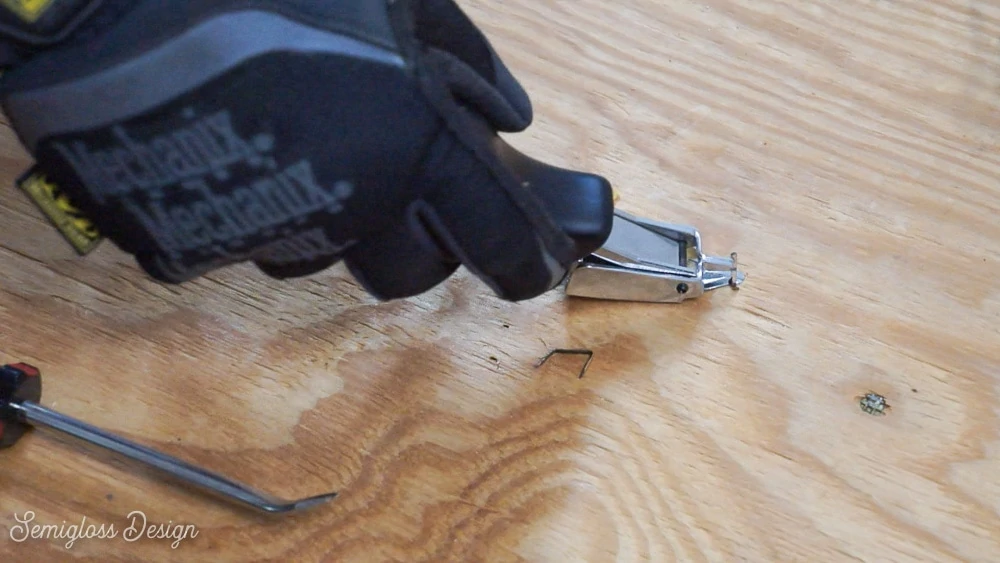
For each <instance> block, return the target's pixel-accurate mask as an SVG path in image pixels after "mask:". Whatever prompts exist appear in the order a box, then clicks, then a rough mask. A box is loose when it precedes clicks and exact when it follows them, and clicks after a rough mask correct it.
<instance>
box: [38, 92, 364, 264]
mask: <svg viewBox="0 0 1000 563" xmlns="http://www.w3.org/2000/svg"><path fill="white" fill-rule="evenodd" d="M184 117H185V118H186V121H185V124H184V125H183V126H182V127H178V128H176V129H174V130H170V131H166V132H164V133H162V134H160V135H157V136H153V137H152V138H148V139H142V138H139V137H138V136H137V135H136V134H134V133H132V132H130V131H128V130H126V129H125V128H124V127H121V126H116V127H114V128H113V129H112V132H111V133H112V136H113V137H114V139H115V143H114V144H113V145H112V146H105V147H92V146H90V145H88V144H87V143H85V142H83V141H75V142H71V143H56V144H55V145H54V147H55V149H56V150H57V151H58V152H59V153H60V154H61V155H62V156H63V157H64V158H65V159H66V161H67V162H69V163H70V164H71V165H72V166H73V168H74V169H75V170H76V171H77V173H78V174H79V175H80V178H81V179H82V180H83V182H84V183H85V184H86V185H87V186H88V187H89V188H90V189H91V193H92V196H93V197H94V199H95V200H96V201H97V202H98V203H106V202H109V201H110V200H112V199H115V200H119V201H121V203H122V205H123V206H124V207H125V209H126V210H127V211H128V212H129V213H130V214H131V215H132V216H133V217H135V218H136V219H137V221H138V222H139V223H140V224H141V225H142V227H143V228H144V230H146V231H147V232H149V233H150V235H151V236H152V237H153V238H155V240H156V241H157V244H158V245H159V246H160V248H161V250H162V251H163V253H164V254H165V255H166V257H167V263H165V264H162V266H163V268H164V269H165V270H167V271H169V272H170V275H171V276H177V277H179V278H183V277H189V275H190V274H191V273H192V272H191V271H188V270H192V269H193V270H200V269H202V268H204V267H205V266H206V265H208V264H215V263H216V262H219V261H221V262H223V263H224V262H226V261H232V260H233V259H236V258H241V259H245V258H247V257H253V256H254V251H253V249H250V248H249V246H251V245H250V244H249V243H250V239H251V238H254V237H258V236H260V235H263V236H265V237H268V238H273V237H274V236H275V235H280V236H286V237H291V238H289V239H288V240H287V243H282V244H278V245H277V246H275V245H273V244H272V245H269V246H268V247H267V248H264V249H259V250H260V251H261V252H266V253H267V254H268V255H269V256H270V257H272V258H273V257H274V256H275V254H277V253H276V249H278V248H280V249H282V250H283V251H285V252H287V253H288V254H287V255H286V256H285V257H284V259H285V260H287V261H292V262H295V261H306V260H311V259H314V258H315V257H316V253H317V252H335V251H337V250H339V249H341V248H342V246H340V245H336V244H334V243H332V242H331V241H329V240H327V239H326V233H325V232H323V231H322V230H320V231H310V232H309V233H307V234H298V235H296V236H294V237H292V235H293V234H294V231H293V230H291V228H292V227H298V226H302V224H303V223H304V222H305V221H306V219H307V218H308V217H309V216H310V215H311V214H314V213H318V212H327V213H334V214H335V213H340V212H341V211H342V210H343V204H344V201H346V200H347V199H349V198H350V197H351V196H352V195H353V193H354V186H353V184H351V183H350V182H347V181H340V182H336V183H334V184H333V185H331V186H322V185H320V184H319V182H318V180H317V178H316V176H315V173H314V170H313V166H312V163H311V162H309V160H307V159H302V160H298V161H295V162H292V163H289V164H283V165H279V163H278V162H277V160H276V159H275V158H274V156H273V154H272V153H273V151H274V143H275V141H274V138H273V137H272V136H270V135H268V134H258V135H255V136H252V137H250V138H246V137H244V136H243V135H241V134H240V133H239V132H238V131H237V130H236V128H235V127H234V125H233V121H232V116H231V114H230V112H229V111H219V112H216V113H213V114H210V115H207V116H204V117H198V116H197V115H195V113H194V112H193V111H192V110H186V111H185V112H184ZM237 167H243V169H242V170H238V168H237ZM247 169H249V170H251V171H252V174H250V175H248V174H245V173H241V174H238V175H237V174H234V172H237V171H239V172H245V171H246V170H247ZM232 184H236V185H232ZM300 239H301V240H300ZM279 242H280V241H279ZM192 254H193V255H195V256H201V258H202V259H201V260H198V262H202V263H201V264H200V265H195V264H189V263H188V264H186V263H187V262H189V261H188V260H186V259H185V257H189V256H191V255H192ZM205 260H208V262H205ZM158 262H162V261H158ZM193 270H192V271H193Z"/></svg>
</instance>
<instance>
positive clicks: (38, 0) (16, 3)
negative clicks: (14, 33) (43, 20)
mask: <svg viewBox="0 0 1000 563" xmlns="http://www.w3.org/2000/svg"><path fill="white" fill-rule="evenodd" d="M53 1H54V0H0V5H3V7H4V8H7V9H8V10H10V11H11V12H14V13H15V14H17V16H18V17H19V18H21V19H22V20H24V21H26V22H28V23H35V22H36V21H38V18H40V17H42V15H43V14H45V10H48V9H49V6H51V5H52V2H53Z"/></svg>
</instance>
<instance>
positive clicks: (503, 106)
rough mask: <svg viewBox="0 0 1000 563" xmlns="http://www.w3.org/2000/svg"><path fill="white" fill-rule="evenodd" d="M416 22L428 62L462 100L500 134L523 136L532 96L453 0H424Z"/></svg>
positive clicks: (419, 7) (530, 116)
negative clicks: (521, 133)
mask: <svg viewBox="0 0 1000 563" xmlns="http://www.w3.org/2000/svg"><path fill="white" fill-rule="evenodd" d="M415 19H416V36H417V39H419V40H420V41H422V42H423V43H424V44H425V45H426V46H427V47H428V48H429V50H428V53H427V57H428V63H429V64H432V65H433V66H435V67H436V69H437V70H438V72H439V74H440V75H441V76H442V77H443V79H444V80H445V82H447V84H448V86H449V87H450V88H451V90H452V92H453V93H454V95H455V96H456V97H457V98H459V99H460V100H462V101H464V102H467V103H469V104H470V105H472V106H473V107H474V108H475V109H476V110H477V111H479V113H481V114H482V115H484V116H485V117H486V118H487V119H489V120H490V122H491V124H492V125H493V127H494V128H495V129H497V130H498V131H504V132H519V131H523V130H524V129H526V128H527V127H528V126H529V125H530V124H531V121H532V118H533V112H532V106H531V99H530V98H529V97H528V93H527V92H526V91H525V90H524V87H523V86H522V85H521V83H520V82H519V81H518V80H517V79H516V78H515V77H514V75H513V74H512V73H511V72H510V69H509V68H508V67H507V65H506V64H504V62H503V60H501V59H500V56H499V55H498V54H497V53H496V50H495V49H494V48H493V46H492V45H491V44H490V42H489V40H488V39H487V38H486V36H485V35H484V34H483V33H482V31H480V30H479V28H478V27H476V25H475V23H473V22H472V20H471V19H469V17H468V16H467V15H466V14H465V13H464V12H463V11H462V9H461V8H460V7H459V6H458V5H457V4H455V2H454V0H420V1H419V3H418V4H417V8H416V14H415Z"/></svg>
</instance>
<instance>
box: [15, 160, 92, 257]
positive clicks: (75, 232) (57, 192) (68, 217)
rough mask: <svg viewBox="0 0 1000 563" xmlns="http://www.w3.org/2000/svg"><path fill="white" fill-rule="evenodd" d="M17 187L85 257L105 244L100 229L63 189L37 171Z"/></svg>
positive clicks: (20, 181)
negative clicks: (71, 200) (101, 244)
mask: <svg viewBox="0 0 1000 563" xmlns="http://www.w3.org/2000/svg"><path fill="white" fill-rule="evenodd" d="M17 183H18V185H19V186H20V188H21V189H22V190H23V191H24V193H26V194H28V197H30V198H31V199H32V201H34V202H35V204H36V205H37V206H38V208H39V209H41V210H42V213H45V215H46V217H48V218H49V220H50V221H52V224H53V225H55V226H56V228H57V229H59V232H60V233H62V235H63V237H65V238H66V240H67V241H69V243H70V244H71V245H72V246H73V248H75V249H76V251H77V252H78V253H80V254H81V255H83V254H89V253H90V252H91V251H93V250H94V249H95V248H97V245H99V244H100V243H101V241H102V240H104V237H102V236H101V234H100V233H99V232H98V231H97V227H95V226H94V224H93V223H92V222H91V221H90V219H88V218H87V217H86V216H85V215H84V214H83V212H81V211H80V210H79V209H77V208H76V206H74V205H73V204H72V202H70V200H69V198H68V197H67V196H66V194H65V193H63V191H62V190H61V189H59V186H57V185H55V184H53V183H52V182H49V181H48V180H46V178H45V176H43V175H42V174H41V173H40V172H38V171H37V170H31V171H29V172H28V173H27V174H25V175H24V176H23V177H22V178H21V179H20V180H18V182H17Z"/></svg>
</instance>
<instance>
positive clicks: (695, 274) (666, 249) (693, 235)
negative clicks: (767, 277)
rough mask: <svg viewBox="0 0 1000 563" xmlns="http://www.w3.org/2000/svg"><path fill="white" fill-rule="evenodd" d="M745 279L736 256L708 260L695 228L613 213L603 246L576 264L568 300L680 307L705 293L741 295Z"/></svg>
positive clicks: (568, 290)
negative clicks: (722, 289)
mask: <svg viewBox="0 0 1000 563" xmlns="http://www.w3.org/2000/svg"><path fill="white" fill-rule="evenodd" d="M745 279H746V274H745V273H743V272H740V271H739V266H738V263H737V256H736V253H735V252H734V253H732V254H731V255H730V257H729V258H719V257H715V256H706V255H705V254H704V253H703V252H702V249H701V235H700V234H699V233H698V231H697V230H696V229H695V228H694V227H689V226H684V225H674V224H670V223H661V222H658V221H651V220H649V219H642V218H639V217H636V216H634V215H630V214H628V213H625V212H623V211H615V216H614V226H613V227H612V229H611V236H610V237H608V240H607V242H605V243H604V246H602V247H601V248H599V249H598V250H597V251H595V252H594V253H592V254H591V255H590V256H587V257H586V258H584V259H583V260H581V261H580V262H578V263H577V264H576V266H575V267H574V268H573V270H572V271H571V272H570V273H569V276H568V278H567V283H566V293H567V295H572V296H576V297H590V298H594V299H610V300H619V301H644V302H653V303H680V302H682V301H686V300H688V299H694V298H696V297H699V296H701V295H703V294H704V293H705V292H707V291H711V290H713V289H718V288H720V287H725V286H730V287H732V288H733V289H739V286H740V285H742V283H743V281H744V280H745Z"/></svg>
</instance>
